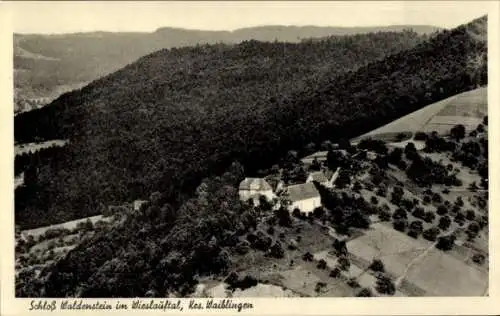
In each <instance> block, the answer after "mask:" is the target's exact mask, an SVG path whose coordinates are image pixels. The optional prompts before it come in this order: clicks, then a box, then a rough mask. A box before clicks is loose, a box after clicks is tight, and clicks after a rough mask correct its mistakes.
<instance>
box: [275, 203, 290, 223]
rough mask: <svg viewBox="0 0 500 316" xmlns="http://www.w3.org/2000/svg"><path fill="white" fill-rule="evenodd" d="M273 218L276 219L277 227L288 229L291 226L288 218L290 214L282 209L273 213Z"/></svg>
mask: <svg viewBox="0 0 500 316" xmlns="http://www.w3.org/2000/svg"><path fill="white" fill-rule="evenodd" d="M275 216H276V218H277V219H278V225H280V226H284V227H290V226H291V225H292V218H291V217H290V212H289V211H288V210H287V209H286V208H284V207H280V208H279V209H277V210H276V211H275Z"/></svg>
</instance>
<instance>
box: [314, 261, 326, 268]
mask: <svg viewBox="0 0 500 316" xmlns="http://www.w3.org/2000/svg"><path fill="white" fill-rule="evenodd" d="M316 267H317V268H318V269H320V270H324V269H326V261H325V259H320V260H319V261H318V265H317V266H316Z"/></svg>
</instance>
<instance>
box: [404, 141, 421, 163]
mask: <svg viewBox="0 0 500 316" xmlns="http://www.w3.org/2000/svg"><path fill="white" fill-rule="evenodd" d="M405 156H406V158H407V159H409V160H411V161H413V160H415V159H416V158H417V157H418V152H417V148H416V147H415V144H414V143H413V142H409V143H408V144H406V146H405Z"/></svg>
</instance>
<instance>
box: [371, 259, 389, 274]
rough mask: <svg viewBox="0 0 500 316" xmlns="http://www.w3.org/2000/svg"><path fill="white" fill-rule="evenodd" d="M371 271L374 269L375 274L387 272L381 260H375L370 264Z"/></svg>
mask: <svg viewBox="0 0 500 316" xmlns="http://www.w3.org/2000/svg"><path fill="white" fill-rule="evenodd" d="M370 269H372V270H373V271H375V272H384V271H385V267H384V263H383V262H382V261H381V260H379V259H373V261H372V263H371V264H370Z"/></svg>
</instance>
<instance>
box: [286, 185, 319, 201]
mask: <svg viewBox="0 0 500 316" xmlns="http://www.w3.org/2000/svg"><path fill="white" fill-rule="evenodd" d="M286 192H287V193H288V199H289V200H290V201H292V202H295V201H300V200H306V199H310V198H314V197H319V196H320V195H319V192H318V190H317V189H316V186H315V185H314V183H312V182H307V183H302V184H296V185H291V186H289V187H287V188H286Z"/></svg>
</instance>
